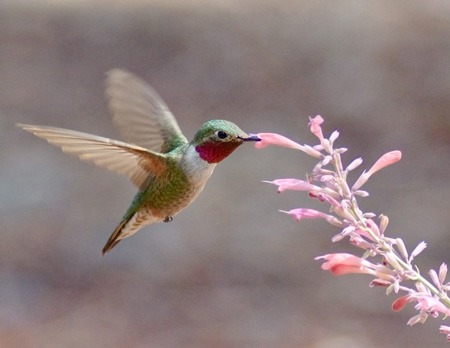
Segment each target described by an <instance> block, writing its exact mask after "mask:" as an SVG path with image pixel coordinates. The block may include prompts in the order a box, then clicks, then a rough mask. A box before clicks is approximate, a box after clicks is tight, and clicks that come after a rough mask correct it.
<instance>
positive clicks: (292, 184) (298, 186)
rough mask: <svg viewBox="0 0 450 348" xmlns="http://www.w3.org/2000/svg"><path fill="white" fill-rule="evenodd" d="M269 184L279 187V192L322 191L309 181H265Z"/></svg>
mask: <svg viewBox="0 0 450 348" xmlns="http://www.w3.org/2000/svg"><path fill="white" fill-rule="evenodd" d="M263 182H266V183H268V184H273V185H277V186H278V192H283V191H285V190H295V191H312V190H316V189H320V187H318V186H316V185H313V184H311V183H309V182H307V181H304V180H299V179H276V180H273V181H263Z"/></svg>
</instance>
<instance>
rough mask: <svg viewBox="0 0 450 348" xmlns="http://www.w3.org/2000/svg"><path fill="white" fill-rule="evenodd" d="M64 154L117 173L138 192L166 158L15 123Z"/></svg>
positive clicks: (131, 147)
mask: <svg viewBox="0 0 450 348" xmlns="http://www.w3.org/2000/svg"><path fill="white" fill-rule="evenodd" d="M17 126H19V127H21V128H23V129H24V130H26V131H28V132H31V133H33V134H35V135H36V136H38V137H39V138H42V139H45V140H47V141H48V142H49V143H50V144H52V145H55V146H58V147H60V148H61V149H62V150H63V151H64V152H66V153H69V154H74V155H77V156H78V157H79V158H80V159H81V160H83V161H88V162H93V163H95V164H96V165H98V166H100V167H104V168H106V169H109V170H111V171H114V172H117V173H119V174H123V175H126V176H128V177H129V178H130V180H131V181H132V182H133V184H135V185H136V186H137V187H139V188H140V189H143V188H144V187H143V186H144V185H145V184H146V183H147V182H148V180H149V179H150V178H151V177H152V176H154V175H157V174H158V173H160V172H161V171H163V170H164V169H165V168H166V157H165V156H164V155H162V154H158V153H155V152H153V151H150V150H147V149H145V148H143V147H140V146H136V145H131V144H127V143H124V142H121V141H117V140H112V139H108V138H104V137H99V136H97V135H91V134H87V133H82V132H76V131H72V130H68V129H63V128H55V127H46V126H34V125H27V124H17Z"/></svg>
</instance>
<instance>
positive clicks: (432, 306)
mask: <svg viewBox="0 0 450 348" xmlns="http://www.w3.org/2000/svg"><path fill="white" fill-rule="evenodd" d="M408 302H417V304H416V305H415V308H416V309H417V310H420V311H421V312H423V313H426V314H427V315H431V316H432V317H435V318H436V317H438V315H439V313H442V314H443V315H445V316H449V315H450V309H449V308H448V307H446V306H445V305H444V304H443V303H442V302H441V301H440V299H439V298H437V297H434V296H432V295H429V294H426V293H420V292H416V293H411V294H408V295H404V296H401V297H399V298H398V299H396V300H395V301H394V303H393V304H392V310H393V311H396V312H398V311H401V310H402V309H403V308H404V307H405V305H406V304H407V303H408ZM414 319H416V320H414ZM425 319H426V317H425V318H422V320H419V317H417V318H416V317H413V318H411V319H410V321H409V324H410V325H414V324H416V323H417V322H424V321H425Z"/></svg>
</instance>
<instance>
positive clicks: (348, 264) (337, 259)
mask: <svg viewBox="0 0 450 348" xmlns="http://www.w3.org/2000/svg"><path fill="white" fill-rule="evenodd" d="M320 259H325V260H326V262H324V263H323V264H322V266H321V267H322V269H323V270H324V271H330V272H331V273H332V274H333V275H342V274H349V273H366V274H372V275H375V271H374V268H376V265H375V264H373V263H371V262H369V261H367V260H364V259H362V258H360V257H357V256H355V255H352V254H346V253H340V254H327V255H323V256H319V257H316V258H315V260H320Z"/></svg>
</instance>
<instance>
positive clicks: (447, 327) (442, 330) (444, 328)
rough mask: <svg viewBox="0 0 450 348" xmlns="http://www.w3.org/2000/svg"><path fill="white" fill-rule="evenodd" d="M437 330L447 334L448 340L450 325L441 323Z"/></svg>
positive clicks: (448, 340) (449, 338) (448, 339)
mask: <svg viewBox="0 0 450 348" xmlns="http://www.w3.org/2000/svg"><path fill="white" fill-rule="evenodd" d="M439 332H440V333H442V334H444V335H447V342H450V326H446V325H441V327H440V328H439Z"/></svg>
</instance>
